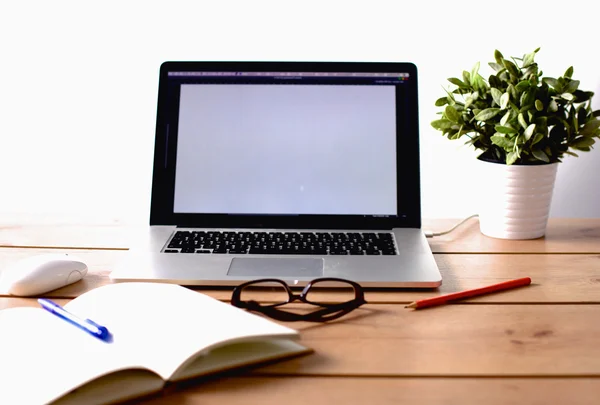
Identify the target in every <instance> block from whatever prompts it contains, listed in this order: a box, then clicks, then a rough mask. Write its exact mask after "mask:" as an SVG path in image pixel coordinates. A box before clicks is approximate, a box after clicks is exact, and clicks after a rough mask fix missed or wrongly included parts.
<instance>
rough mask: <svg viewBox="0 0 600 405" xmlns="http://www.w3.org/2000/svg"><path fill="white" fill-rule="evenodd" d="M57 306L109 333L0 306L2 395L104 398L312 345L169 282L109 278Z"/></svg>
mask: <svg viewBox="0 0 600 405" xmlns="http://www.w3.org/2000/svg"><path fill="white" fill-rule="evenodd" d="M65 309H66V310H68V311H70V312H71V313H74V314H75V315H79V316H80V317H82V318H89V319H92V320H93V321H95V322H97V323H98V324H100V325H103V326H106V327H107V328H108V329H109V331H110V332H111V333H112V336H113V339H112V341H111V342H108V343H107V342H104V341H102V340H100V339H97V338H95V337H93V336H91V335H89V334H87V333H85V332H84V331H82V330H81V329H78V328H76V327H75V326H73V325H72V324H70V323H68V322H66V321H65V320H63V319H61V318H59V317H57V316H55V315H53V314H51V313H50V312H47V311H45V310H43V309H41V308H31V307H21V308H10V309H5V310H2V311H0V359H1V361H0V384H1V387H2V389H1V390H0V402H1V403H7V404H8V403H23V404H42V403H49V402H52V401H57V402H56V403H61V404H69V403H94V404H104V403H111V402H113V401H122V400H126V399H131V398H136V397H139V396H142V395H148V394H151V393H153V392H157V391H160V390H161V389H162V388H163V386H164V385H165V383H166V382H168V381H169V382H171V381H181V380H186V379H190V378H198V377H201V376H204V375H208V374H214V373H218V372H222V371H225V370H230V369H233V368H238V367H242V366H250V365H256V364H259V363H263V362H269V361H275V360H280V359H284V358H288V357H291V356H297V355H302V354H307V353H310V352H311V350H310V349H308V348H306V347H304V346H302V345H301V344H299V343H297V342H296V340H298V339H299V337H300V336H299V333H298V332H297V331H295V330H293V329H290V328H287V327H285V326H281V325H279V324H277V323H275V322H272V321H270V320H268V319H266V318H263V317H260V316H256V315H253V314H251V313H248V312H245V311H243V310H241V309H238V308H236V307H233V306H231V305H229V304H226V303H223V302H220V301H218V300H216V299H213V298H211V297H209V296H207V295H204V294H201V293H198V292H195V291H192V290H188V289H186V288H184V287H181V286H177V285H172V284H159V283H122V284H112V285H107V286H103V287H99V288H97V289H94V290H91V291H89V292H87V293H85V294H83V295H81V296H79V297H78V298H75V299H74V300H72V301H71V302H69V303H68V304H66V305H65Z"/></svg>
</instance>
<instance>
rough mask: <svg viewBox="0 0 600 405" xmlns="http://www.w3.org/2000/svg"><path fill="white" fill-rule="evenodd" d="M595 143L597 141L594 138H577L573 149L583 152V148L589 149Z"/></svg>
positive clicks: (572, 145)
mask: <svg viewBox="0 0 600 405" xmlns="http://www.w3.org/2000/svg"><path fill="white" fill-rule="evenodd" d="M595 142H596V141H595V140H594V138H588V137H579V138H576V139H575V141H573V143H572V144H571V147H573V148H575V149H579V150H581V148H589V147H590V146H592V145H593V144H594V143H595Z"/></svg>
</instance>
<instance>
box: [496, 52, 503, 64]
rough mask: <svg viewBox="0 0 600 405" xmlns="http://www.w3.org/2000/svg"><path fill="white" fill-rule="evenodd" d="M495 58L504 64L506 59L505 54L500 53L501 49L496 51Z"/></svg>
mask: <svg viewBox="0 0 600 405" xmlns="http://www.w3.org/2000/svg"><path fill="white" fill-rule="evenodd" d="M494 59H496V62H498V63H499V64H501V65H502V62H503V61H504V56H503V55H502V53H500V51H499V50H497V49H496V50H495V51H494Z"/></svg>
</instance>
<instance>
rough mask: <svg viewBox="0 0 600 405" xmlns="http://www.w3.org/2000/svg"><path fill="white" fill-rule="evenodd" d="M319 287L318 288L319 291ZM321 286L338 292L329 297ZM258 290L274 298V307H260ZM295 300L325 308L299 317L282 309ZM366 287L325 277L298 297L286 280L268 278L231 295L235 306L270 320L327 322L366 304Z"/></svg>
mask: <svg viewBox="0 0 600 405" xmlns="http://www.w3.org/2000/svg"><path fill="white" fill-rule="evenodd" d="M315 287H317V288H315ZM321 287H325V288H335V292H332V293H329V294H327V295H324V294H322V291H319V289H320V288H321ZM257 290H258V291H261V295H260V296H262V297H264V294H266V293H268V295H269V298H271V296H272V298H273V299H272V301H273V302H274V303H272V304H260V303H259V302H257V301H256V300H255V299H253V298H255V297H256V296H257ZM294 301H302V302H305V303H307V304H311V305H315V306H318V307H321V309H317V310H315V311H313V312H310V313H308V314H298V313H294V312H289V311H284V310H281V309H279V308H278V307H280V306H282V305H285V304H289V303H291V302H294ZM366 302H367V301H365V297H364V292H363V288H362V287H361V286H360V284H358V283H356V282H354V281H350V280H344V279H341V278H333V277H324V278H318V279H315V280H313V281H311V282H309V283H308V284H307V285H306V287H304V289H303V290H302V292H301V293H300V294H294V293H293V292H292V289H291V288H290V286H289V285H287V284H286V283H285V281H283V280H279V279H274V278H265V279H259V280H252V281H248V282H246V283H244V284H240V285H239V286H237V287H235V289H234V290H233V294H232V296H231V304H232V305H234V306H236V307H238V308H243V309H247V310H249V311H254V312H260V313H262V314H264V315H266V316H268V317H270V318H273V319H276V320H278V321H284V322H296V321H308V322H326V321H331V320H334V319H337V318H339V317H341V316H344V315H346V314H347V313H349V312H351V311H353V310H355V309H356V308H358V307H360V306H361V305H363V304H366Z"/></svg>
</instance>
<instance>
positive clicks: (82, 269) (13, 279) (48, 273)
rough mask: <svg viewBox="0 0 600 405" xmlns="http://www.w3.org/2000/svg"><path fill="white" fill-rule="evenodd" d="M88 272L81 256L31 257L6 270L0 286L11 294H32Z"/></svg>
mask: <svg viewBox="0 0 600 405" xmlns="http://www.w3.org/2000/svg"><path fill="white" fill-rule="evenodd" d="M87 271H88V267H87V265H86V264H85V263H84V262H83V261H82V260H81V259H79V258H77V257H75V256H72V255H69V254H66V253H51V254H43V255H37V256H31V257H28V258H26V259H23V260H20V261H19V262H17V263H15V264H14V265H13V266H11V267H9V268H7V269H5V270H4V271H3V272H2V273H1V274H0V286H1V287H2V290H4V291H7V292H8V293H9V294H11V295H18V296H23V297H26V296H33V295H38V294H43V293H46V292H48V291H52V290H56V289H57V288H60V287H64V286H66V285H69V284H72V283H74V282H76V281H79V280H81V279H82V278H83V277H85V275H86V274H87Z"/></svg>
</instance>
